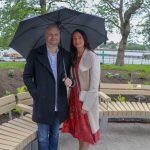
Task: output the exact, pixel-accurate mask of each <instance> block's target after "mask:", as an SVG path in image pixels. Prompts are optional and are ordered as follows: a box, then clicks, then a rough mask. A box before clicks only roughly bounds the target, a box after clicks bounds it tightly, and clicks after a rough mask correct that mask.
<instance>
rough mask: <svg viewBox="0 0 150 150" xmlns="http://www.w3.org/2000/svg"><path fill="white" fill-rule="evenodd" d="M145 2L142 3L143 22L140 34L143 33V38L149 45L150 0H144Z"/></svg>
mask: <svg viewBox="0 0 150 150" xmlns="http://www.w3.org/2000/svg"><path fill="white" fill-rule="evenodd" d="M145 1H146V2H145V3H144V6H143V8H144V10H145V11H144V16H143V20H145V23H144V24H141V25H140V26H142V27H143V30H142V32H141V34H143V35H144V40H145V44H146V45H147V46H148V45H150V1H149V0H145Z"/></svg>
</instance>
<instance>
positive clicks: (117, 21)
mask: <svg viewBox="0 0 150 150" xmlns="http://www.w3.org/2000/svg"><path fill="white" fill-rule="evenodd" d="M143 2H144V0H130V1H129V0H102V1H100V2H99V4H98V5H97V6H96V7H97V10H98V13H99V14H101V15H102V16H104V17H105V18H106V22H107V25H108V28H109V29H110V30H111V31H112V29H113V28H116V27H117V28H118V29H119V31H120V34H121V36H122V38H121V41H120V43H119V48H118V53H117V59H116V64H117V65H124V51H125V48H126V45H127V40H128V36H129V33H130V30H131V20H132V18H133V16H134V15H135V14H136V13H137V11H138V10H139V9H140V8H141V6H142V4H143Z"/></svg>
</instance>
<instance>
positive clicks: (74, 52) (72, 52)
mask: <svg viewBox="0 0 150 150" xmlns="http://www.w3.org/2000/svg"><path fill="white" fill-rule="evenodd" d="M76 32H79V33H80V34H81V35H82V37H83V40H84V48H87V49H88V50H91V46H90V44H89V41H88V38H87V35H86V34H85V32H84V31H83V30H80V29H76V30H74V31H73V33H72V35H71V43H70V57H71V65H72V66H74V65H75V64H76V63H77V56H78V52H77V49H76V48H75V47H74V45H73V35H74V33H76Z"/></svg>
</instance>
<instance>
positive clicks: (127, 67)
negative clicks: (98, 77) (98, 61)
mask: <svg viewBox="0 0 150 150" xmlns="http://www.w3.org/2000/svg"><path fill="white" fill-rule="evenodd" d="M101 68H102V70H127V71H129V72H135V71H139V72H145V73H150V65H137V64H136V65H135V64H134V65H124V66H116V65H104V64H103V65H101Z"/></svg>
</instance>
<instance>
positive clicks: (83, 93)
mask: <svg viewBox="0 0 150 150" xmlns="http://www.w3.org/2000/svg"><path fill="white" fill-rule="evenodd" d="M72 70H73V73H74V76H75V81H76V85H77V89H78V92H79V100H80V101H81V102H84V100H85V96H86V93H87V91H81V90H80V87H79V84H78V80H77V76H76V72H75V69H74V68H72Z"/></svg>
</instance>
